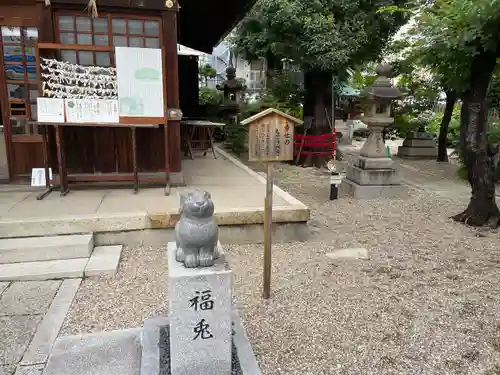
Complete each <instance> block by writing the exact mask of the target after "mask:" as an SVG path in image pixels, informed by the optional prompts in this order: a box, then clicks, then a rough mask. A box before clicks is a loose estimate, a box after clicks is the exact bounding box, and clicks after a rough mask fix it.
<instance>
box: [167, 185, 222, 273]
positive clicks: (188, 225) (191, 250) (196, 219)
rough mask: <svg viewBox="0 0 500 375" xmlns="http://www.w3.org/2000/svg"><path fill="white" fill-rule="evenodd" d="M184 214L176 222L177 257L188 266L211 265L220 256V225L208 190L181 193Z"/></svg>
mask: <svg viewBox="0 0 500 375" xmlns="http://www.w3.org/2000/svg"><path fill="white" fill-rule="evenodd" d="M180 214H181V218H180V220H179V222H178V223H177V224H176V225H175V241H176V245H177V251H176V254H175V259H176V260H177V261H178V262H181V263H184V266H185V267H186V268H195V267H210V266H213V265H214V261H215V260H216V259H217V258H218V257H219V252H218V249H217V243H218V239H219V227H218V225H217V222H216V221H215V219H214V216H213V215H214V204H213V202H212V197H211V195H210V193H209V192H206V191H200V190H195V191H193V192H191V193H188V194H186V195H183V194H181V196H180Z"/></svg>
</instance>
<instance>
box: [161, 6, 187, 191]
mask: <svg viewBox="0 0 500 375" xmlns="http://www.w3.org/2000/svg"><path fill="white" fill-rule="evenodd" d="M163 35H164V36H163V43H164V47H165V56H166V58H165V71H166V84H167V118H168V155H169V160H170V173H174V175H171V178H172V180H173V181H172V182H173V183H179V182H180V183H182V182H183V181H182V180H183V178H182V176H177V177H180V178H179V179H180V180H181V181H176V180H177V179H178V178H176V174H177V175H180V173H179V172H181V130H180V120H181V118H182V116H181V111H180V108H179V106H180V104H179V70H178V60H177V59H178V57H177V10H168V11H164V12H163Z"/></svg>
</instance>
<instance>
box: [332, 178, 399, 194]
mask: <svg viewBox="0 0 500 375" xmlns="http://www.w3.org/2000/svg"><path fill="white" fill-rule="evenodd" d="M339 196H340V197H353V198H356V199H376V198H406V197H408V189H407V187H406V186H404V185H359V184H357V183H355V182H354V181H351V180H348V179H344V180H343V181H342V183H341V184H340V188H339Z"/></svg>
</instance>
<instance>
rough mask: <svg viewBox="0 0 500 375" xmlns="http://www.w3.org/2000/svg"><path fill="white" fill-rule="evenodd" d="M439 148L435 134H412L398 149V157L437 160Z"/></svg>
mask: <svg viewBox="0 0 500 375" xmlns="http://www.w3.org/2000/svg"><path fill="white" fill-rule="evenodd" d="M437 155H438V148H437V144H436V140H435V139H434V134H432V133H426V132H411V133H410V134H409V135H408V137H407V138H406V139H405V140H404V141H403V146H400V147H399V148H398V156H399V157H402V158H405V157H407V158H421V159H435V158H437Z"/></svg>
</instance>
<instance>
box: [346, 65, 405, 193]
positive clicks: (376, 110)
mask: <svg viewBox="0 0 500 375" xmlns="http://www.w3.org/2000/svg"><path fill="white" fill-rule="evenodd" d="M391 70H392V69H391V66H390V65H388V64H380V65H379V66H378V67H377V75H378V77H377V79H376V80H375V82H374V83H373V85H372V86H371V87H368V88H366V89H365V90H363V91H362V92H361V94H360V100H361V101H362V104H363V109H364V111H363V112H364V113H363V115H362V116H360V117H359V120H361V121H362V122H364V123H365V124H366V125H367V126H368V129H369V130H370V135H369V136H368V139H367V140H366V142H365V144H364V145H363V147H362V148H361V151H360V155H359V156H358V157H356V158H355V159H354V161H353V162H352V163H351V164H349V165H348V166H347V170H346V177H345V179H344V180H343V181H342V183H341V185H340V191H339V195H340V196H352V197H354V198H377V197H402V196H405V195H406V194H407V190H406V189H405V187H404V186H402V185H401V184H400V180H399V178H398V176H397V171H396V170H395V169H394V168H393V161H392V160H391V159H390V158H389V157H388V156H387V150H386V147H385V143H384V141H383V137H382V131H383V130H384V128H385V127H387V126H388V125H390V124H391V123H393V122H394V118H392V117H391V103H392V101H393V100H395V99H398V98H400V97H401V96H402V93H401V92H400V91H399V90H398V89H397V88H395V87H393V86H392V84H391V81H390V79H389V78H388V77H389V76H390V74H391Z"/></svg>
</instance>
